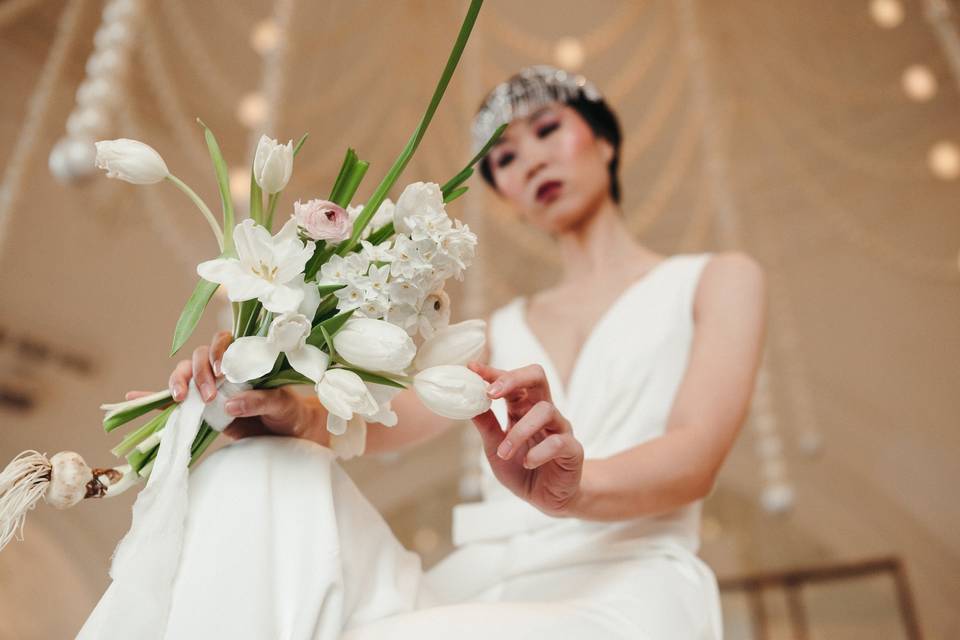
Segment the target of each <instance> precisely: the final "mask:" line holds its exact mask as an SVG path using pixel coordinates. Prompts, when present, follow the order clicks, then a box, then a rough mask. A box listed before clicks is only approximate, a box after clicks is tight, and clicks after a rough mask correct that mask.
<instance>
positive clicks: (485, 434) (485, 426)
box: [473, 409, 506, 457]
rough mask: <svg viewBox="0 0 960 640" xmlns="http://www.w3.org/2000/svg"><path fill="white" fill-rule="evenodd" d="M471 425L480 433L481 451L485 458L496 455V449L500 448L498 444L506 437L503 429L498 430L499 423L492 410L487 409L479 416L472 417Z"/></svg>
mask: <svg viewBox="0 0 960 640" xmlns="http://www.w3.org/2000/svg"><path fill="white" fill-rule="evenodd" d="M473 424H474V426H475V427H476V428H477V431H478V432H479V433H480V438H481V439H482V440H483V450H484V451H485V452H486V454H487V457H490V456H493V455H496V452H497V447H499V446H500V443H501V442H503V439H504V437H506V434H505V433H504V432H503V429H501V428H500V421H499V420H497V416H496V415H495V414H494V413H493V411H492V410H490V409H487V410H486V411H484V412H483V413H481V414H480V415H478V416H474V418H473Z"/></svg>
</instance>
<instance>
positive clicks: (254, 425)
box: [223, 418, 273, 440]
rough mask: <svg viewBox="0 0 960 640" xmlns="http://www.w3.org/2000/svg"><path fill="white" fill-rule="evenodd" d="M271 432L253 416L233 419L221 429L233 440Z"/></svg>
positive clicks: (270, 433)
mask: <svg viewBox="0 0 960 640" xmlns="http://www.w3.org/2000/svg"><path fill="white" fill-rule="evenodd" d="M272 434H273V432H272V431H270V430H269V429H267V428H266V427H265V426H264V424H263V423H262V422H260V421H259V420H257V419H254V418H240V419H238V420H234V421H233V422H231V423H230V425H229V426H227V428H226V429H224V430H223V435H225V436H227V437H228V438H233V439H234V440H239V439H241V438H249V437H251V436H269V435H272Z"/></svg>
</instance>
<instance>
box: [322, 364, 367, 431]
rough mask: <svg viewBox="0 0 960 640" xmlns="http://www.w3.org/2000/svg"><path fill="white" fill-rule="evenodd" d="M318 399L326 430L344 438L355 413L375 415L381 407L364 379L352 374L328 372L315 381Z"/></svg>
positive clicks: (339, 371)
mask: <svg viewBox="0 0 960 640" xmlns="http://www.w3.org/2000/svg"><path fill="white" fill-rule="evenodd" d="M316 391H317V398H318V399H319V400H320V404H322V405H323V406H324V407H325V408H326V410H327V412H328V415H327V431H329V432H330V433H332V434H335V435H343V434H344V433H345V432H346V430H347V423H348V422H349V421H350V420H352V419H353V417H354V414H357V415H360V416H370V415H376V414H377V413H378V412H379V411H380V405H379V404H377V401H376V400H375V399H374V397H373V396H372V395H370V391H369V390H368V389H367V385H366V384H365V383H364V382H363V380H362V379H361V378H360V376H358V375H357V374H355V373H354V372H353V371H348V370H346V369H328V370H327V372H326V373H324V374H323V377H322V378H320V380H319V381H318V382H317V387H316Z"/></svg>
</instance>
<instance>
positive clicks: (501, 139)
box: [492, 105, 550, 149]
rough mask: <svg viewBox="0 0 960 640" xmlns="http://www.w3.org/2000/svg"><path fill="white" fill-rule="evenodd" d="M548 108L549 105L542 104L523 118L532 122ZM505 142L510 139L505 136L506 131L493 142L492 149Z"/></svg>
mask: <svg viewBox="0 0 960 640" xmlns="http://www.w3.org/2000/svg"><path fill="white" fill-rule="evenodd" d="M549 110H550V105H546V106H544V107H540V108H539V109H537V110H536V111H534V112H533V113H531V114H530V115H528V116H525V117H524V118H523V120H526V121H527V122H532V121H533V120H536V119H537V118H539V117H540V116H541V115H543V113H544V112H545V111H549ZM505 142H510V139H509V138H508V137H507V133H506V131H504V133H503V135H501V136H500V137H499V138H498V139H497V141H496V142H494V143H493V147H492V149H496V148H497V147H498V146H500V145H501V144H503V143H505Z"/></svg>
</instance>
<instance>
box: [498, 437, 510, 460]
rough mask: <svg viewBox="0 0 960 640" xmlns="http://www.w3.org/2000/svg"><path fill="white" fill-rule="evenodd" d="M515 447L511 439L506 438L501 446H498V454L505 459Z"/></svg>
mask: <svg viewBox="0 0 960 640" xmlns="http://www.w3.org/2000/svg"><path fill="white" fill-rule="evenodd" d="M511 449H513V443H512V442H510V441H509V440H504V441H503V442H501V443H500V446H499V447H497V455H498V456H500V458H502V459H503V460H506V459H507V456H509V455H510V450H511Z"/></svg>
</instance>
